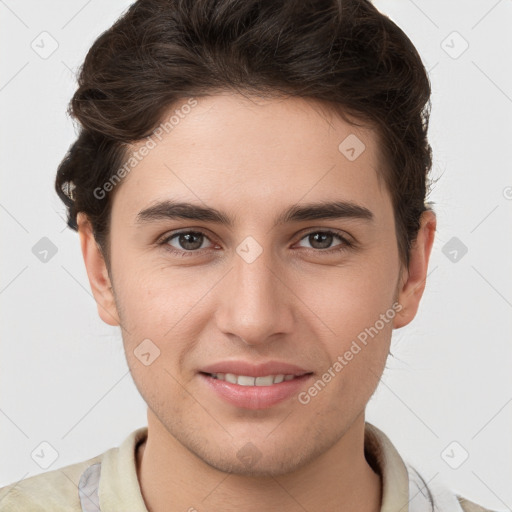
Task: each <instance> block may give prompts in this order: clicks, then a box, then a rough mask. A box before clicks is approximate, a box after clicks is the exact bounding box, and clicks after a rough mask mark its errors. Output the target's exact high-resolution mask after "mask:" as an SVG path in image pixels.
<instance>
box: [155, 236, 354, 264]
mask: <svg viewBox="0 0 512 512" xmlns="http://www.w3.org/2000/svg"><path fill="white" fill-rule="evenodd" d="M191 233H192V234H195V235H203V236H204V237H205V238H207V239H208V240H210V238H209V237H208V235H207V234H206V233H205V232H203V231H192V230H190V231H178V232H177V233H173V234H171V235H169V236H167V237H165V238H164V239H163V240H162V241H161V242H158V245H159V246H164V249H165V250H167V251H169V252H170V253H172V254H174V255H175V256H178V257H180V258H183V257H185V258H186V257H189V256H194V255H197V254H198V253H200V252H201V251H202V250H203V249H196V250H193V251H190V250H189V251H187V250H178V249H175V248H174V247H172V246H171V245H169V242H170V241H171V240H172V239H173V238H175V237H177V236H178V235H187V234H191ZM318 233H322V234H324V235H332V236H333V237H335V238H338V239H339V240H340V241H341V242H342V243H341V244H340V245H339V246H336V247H335V248H333V249H312V248H311V249H310V248H307V247H306V248H305V249H306V250H308V251H313V252H315V253H321V254H329V255H332V254H333V253H339V252H343V251H346V250H347V249H350V248H352V247H354V244H353V243H352V242H350V241H349V240H347V239H346V238H345V237H343V236H342V235H340V234H339V233H337V232H336V231H332V230H330V229H326V230H314V231H310V232H309V233H306V234H305V235H303V236H302V237H301V238H300V240H299V241H301V240H303V239H304V238H306V237H308V236H310V235H314V234H318Z"/></svg>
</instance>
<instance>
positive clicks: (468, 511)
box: [457, 495, 494, 512]
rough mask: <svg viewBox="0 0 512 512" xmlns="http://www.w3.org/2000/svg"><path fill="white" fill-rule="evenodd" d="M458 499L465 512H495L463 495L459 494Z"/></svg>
mask: <svg viewBox="0 0 512 512" xmlns="http://www.w3.org/2000/svg"><path fill="white" fill-rule="evenodd" d="M457 499H458V500H459V504H460V506H461V508H462V510H464V512H494V511H493V510H491V509H488V508H484V507H482V506H480V505H477V504H476V503H473V502H472V501H469V500H468V499H466V498H463V497H462V496H459V495H457Z"/></svg>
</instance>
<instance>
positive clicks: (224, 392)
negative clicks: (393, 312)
mask: <svg viewBox="0 0 512 512" xmlns="http://www.w3.org/2000/svg"><path fill="white" fill-rule="evenodd" d="M222 370H224V371H222ZM198 376H199V377H200V382H202V383H203V385H204V389H205V392H206V393H208V394H209V395H210V394H211V396H212V398H218V399H220V400H221V403H224V404H228V405H230V406H234V407H236V408H238V409H253V410H254V409H268V408H271V407H273V406H276V405H277V404H279V403H283V404H285V403H288V404H289V403H290V402H289V399H292V398H293V397H297V396H298V394H299V392H300V391H301V389H303V388H304V387H305V386H306V385H307V382H308V381H309V380H310V379H311V378H312V376H313V372H308V371H306V370H304V369H303V368H299V367H298V366H294V365H288V364H283V363H278V362H269V363H266V364H263V365H256V366H255V365H251V364H248V363H246V362H241V361H237V362H234V361H230V362H224V363H218V364H217V365H212V366H211V367H210V368H203V369H202V370H201V371H199V372H198Z"/></svg>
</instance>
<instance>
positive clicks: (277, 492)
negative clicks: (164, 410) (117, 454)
mask: <svg viewBox="0 0 512 512" xmlns="http://www.w3.org/2000/svg"><path fill="white" fill-rule="evenodd" d="M151 420H153V422H152V421H151ZM151 427H153V429H152V428H151ZM136 461H137V477H138V479H139V483H140V487H141V492H142V495H143V498H144V501H145V503H146V506H147V508H148V510H150V511H151V512H164V511H165V512H169V511H171V512H178V511H179V512H181V511H183V510H187V511H188V510H190V511H191V512H192V511H194V510H200V511H201V512H202V511H216V510H223V511H226V512H230V511H235V510H244V511H247V512H260V511H261V510H280V511H282V512H288V511H290V512H291V511H296V510H299V509H300V510H323V511H326V512H327V511H329V512H330V511H333V512H334V511H336V512H349V511H353V510H358V511H359V512H378V511H380V508H381V499H382V495H381V478H380V476H379V475H378V474H377V473H376V472H375V471H374V470H373V469H372V468H371V466H370V465H369V464H368V462H367V460H366V458H365V456H364V413H363V414H362V415H361V416H360V417H358V419H356V421H355V422H354V423H353V424H352V425H351V427H350V428H349V429H348V430H347V431H346V432H345V434H344V435H343V437H342V438H341V439H340V440H339V441H338V442H337V443H336V445H335V446H333V447H332V448H331V449H330V450H329V451H328V452H326V453H324V454H322V455H321V456H319V457H318V458H316V459H315V460H314V461H312V462H311V463H310V464H308V465H307V466H304V467H302V468H300V469H298V470H296V471H294V472H293V473H288V474H284V475H279V476H277V477H273V476H268V477H261V476H258V477H248V476H242V475H236V474H230V473H224V472H221V471H219V470H217V469H216V468H214V467H212V466H210V465H208V464H206V463H205V462H204V461H202V460H201V459H199V458H198V457H197V456H196V455H195V454H193V453H191V452H190V451H189V450H188V449H186V448H185V447H184V446H183V445H181V444H180V443H179V442H178V441H177V440H176V439H175V438H174V437H172V436H171V435H170V434H169V433H168V431H167V430H165V428H164V427H163V426H162V425H161V424H160V423H159V422H158V421H157V420H156V418H154V417H152V416H151V415H150V413H149V412H148V438H147V440H146V442H145V443H143V444H141V445H139V447H138V450H137V453H136Z"/></svg>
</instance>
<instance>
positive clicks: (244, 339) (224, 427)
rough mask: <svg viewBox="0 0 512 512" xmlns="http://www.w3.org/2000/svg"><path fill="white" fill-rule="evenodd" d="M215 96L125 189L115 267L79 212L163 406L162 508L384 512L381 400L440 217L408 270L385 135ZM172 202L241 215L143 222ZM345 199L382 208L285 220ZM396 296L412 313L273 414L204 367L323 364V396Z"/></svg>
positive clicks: (146, 488)
mask: <svg viewBox="0 0 512 512" xmlns="http://www.w3.org/2000/svg"><path fill="white" fill-rule="evenodd" d="M197 102H198V103H197V106H195V107H194V108H192V109H191V111H190V113H188V114H187V115H186V116H184V117H183V119H180V122H179V124H178V125H176V126H175V127H174V129H173V130H172V131H171V132H170V133H168V134H165V135H164V137H163V138H162V141H161V142H160V143H159V144H158V145H157V147H155V148H154V149H152V150H151V151H150V152H149V154H148V155H147V156H145V157H144V159H143V160H142V161H141V162H140V163H139V164H138V165H137V166H136V167H135V168H134V169H133V170H132V171H131V172H130V173H129V174H128V175H127V176H126V177H125V178H124V179H123V181H122V183H121V184H120V185H118V188H117V189H116V190H115V196H114V200H113V206H112V221H111V238H110V244H111V245H110V248H111V272H110V274H109V273H108V272H107V268H106V266H105V262H104V260H103V258H102V256H101V253H100V251H99V250H98V247H97V245H96V243H95V241H94V238H93V236H92V231H91V226H90V224H89V223H88V221H87V219H86V217H85V216H84V215H83V214H80V216H79V233H80V238H81V244H82V251H83V255H84V261H85V264H86V268H87V272H88V276H89V280H90V284H91V288H92V290H93V293H94V296H95V299H96V301H97V303H98V312H99V314H100V316H101V318H102V319H103V320H104V321H105V322H106V323H108V324H110V325H121V326H122V334H123V343H124V347H125V351H126V358H127V361H128V364H129V367H130V370H131V373H132V376H133V379H134V381H135V383H136V385H137V387H138V389H139V391H140V393H141V395H142V397H143V398H144V400H145V401H146V403H147V404H148V429H149V430H148V440H147V443H146V445H145V446H143V449H142V450H141V451H140V453H139V454H138V464H139V467H138V470H139V480H140V483H141V490H142V493H143V496H144V499H145V501H146V504H147V506H148V509H150V510H152V511H153V512H160V511H164V510H165V511H168V510H176V511H178V510H179V511H182V510H188V509H189V508H190V507H195V508H196V509H197V510H200V511H203V510H208V511H215V510H217V511H218V510H223V511H229V510H240V509H243V510H246V511H256V510H258V511H261V510H283V511H288V510H289V511H291V510H303V508H302V507H304V509H306V510H325V511H329V510H337V511H345V510H346V511H349V510H360V511H375V510H380V500H381V491H380V479H379V477H378V475H377V474H376V473H375V472H373V471H372V469H371V467H370V466H369V465H368V463H367V461H366V459H365V457H364V450H363V448H364V411H365V407H366V404H367V403H368V401H369V399H370V397H371V396H372V394H373V393H374V391H375V389H376V387H377V385H378V382H379V379H380V377H381V375H382V372H383V369H384V366H385V362H386V358H387V355H388V352H389V346H390V339H391V333H392V329H393V328H399V327H402V326H404V325H406V324H407V323H409V322H410V321H411V320H412V319H413V318H414V316H415V314H416V311H417V308H418V305H419V301H420V298H421V295H422V293H423V289H424V285H425V278H426V273H427V265H428V259H429V255H430V251H431V248H432V244H433V238H434V231H435V226H436V221H435V216H434V214H433V212H426V213H424V215H423V217H422V222H421V229H420V232H419V234H418V238H417V241H416V243H415V245H414V248H413V250H412V251H411V261H410V265H409V268H408V269H405V268H402V266H401V263H400V259H399V255H398V248H397V239H396V232H395V226H394V216H393V208H392V204H391V198H390V196H389V193H388V191H387V190H386V188H385V186H384V182H383V181H381V180H379V179H378V173H382V170H381V169H380V167H379V166H380V164H381V160H380V158H379V155H378V153H377V138H376V134H375V133H374V132H373V131H371V130H369V129H368V130H367V129H362V128H359V129H356V128H355V127H353V126H352V125H350V124H348V123H346V122H345V121H343V120H341V119H340V118H339V117H338V116H335V115H329V114H328V113H326V112H325V111H324V110H321V109H320V108H319V106H318V105H317V104H316V103H314V102H312V101H311V100H304V99H299V98H288V99H273V100H263V99H261V98H260V99H258V100H256V99H253V101H249V100H248V99H247V98H245V97H243V96H240V95H235V94H228V93H225V94H216V95H214V96H208V97H201V98H197ZM183 103H185V102H183ZM178 107H179V105H178V106H173V109H172V110H174V109H176V108H178ZM167 117H168V116H167ZM350 134H355V135H356V136H357V137H358V138H359V139H360V140H361V141H363V143H364V144H365V146H366V149H365V150H364V151H363V153H362V154H361V155H360V156H359V157H358V158H357V159H355V160H354V161H349V160H348V159H347V158H346V157H345V156H344V155H343V154H342V153H341V152H340V151H339V149H338V146H339V144H340V143H341V142H342V141H343V140H344V139H345V138H346V137H347V136H348V135H350ZM143 142H144V141H143ZM141 145H142V142H141V143H140V144H137V145H134V147H133V148H132V149H134V150H136V149H137V148H138V147H140V146H141ZM169 199H172V200H175V201H187V202H190V203H193V204H194V205H198V206H202V207H208V208H215V209H217V210H219V211H221V212H223V213H224V214H225V215H226V216H228V217H232V218H233V225H232V226H231V227H228V226H225V225H221V224H219V223H215V222H211V221H204V220H201V221H197V220H187V219H159V220H153V221H151V222H145V223H137V214H138V213H139V212H140V211H142V210H144V209H146V208H148V207H149V206H151V205H152V204H154V203H155V202H157V201H163V200H169ZM330 201H347V202H351V203H354V204H356V205H359V206H362V207H364V208H367V209H368V210H370V211H371V213H372V216H373V218H372V220H367V219H362V218H350V217H347V218H338V219H316V220H302V221H295V222H287V223H283V224H279V225H275V224H274V219H275V218H276V217H277V216H278V215H279V214H281V213H282V212H283V211H284V210H286V209H288V208H289V207H291V206H304V205H306V204H311V203H325V202H330ZM178 230H179V231H184V232H187V231H193V232H198V231H199V232H202V233H204V235H205V237H203V238H201V237H200V236H198V237H196V238H192V239H191V240H190V241H189V245H188V246H187V245H186V244H187V239H183V238H182V239H181V242H182V243H181V245H180V238H179V237H178V236H176V237H174V238H173V239H172V240H170V241H168V242H167V246H168V247H169V246H171V247H172V248H174V249H176V250H178V251H181V252H186V251H187V249H188V255H186V256H185V257H179V256H177V255H174V254H172V253H171V252H169V251H168V250H166V247H165V244H163V245H158V242H159V241H162V240H163V239H164V238H165V237H169V236H171V235H172V234H175V233H176V232H177V231H178ZM326 230H334V231H336V232H337V233H339V234H340V235H341V236H343V237H345V238H346V239H348V240H349V241H351V242H352V243H353V247H349V246H347V245H345V244H344V243H343V241H342V240H341V239H338V238H337V237H335V236H334V237H332V238H329V237H326V239H325V240H324V241H322V238H319V237H318V235H317V237H314V236H311V237H309V236H307V235H314V234H315V233H318V232H320V233H321V232H324V231H326ZM246 237H252V238H253V239H254V240H255V241H256V242H257V244H259V247H260V248H261V250H262V252H261V254H260V255H259V256H258V257H257V258H256V259H255V260H254V261H252V262H251V263H248V262H247V261H246V260H244V258H242V257H241V256H240V255H239V253H237V251H236V249H237V247H238V246H239V245H240V244H241V243H242V242H243V241H244V240H245V239H246ZM201 242H202V243H201ZM193 244H195V245H193ZM192 246H193V247H192ZM190 247H192V249H190ZM196 247H200V248H199V249H196ZM340 247H343V250H340V251H331V252H330V253H328V252H326V251H328V250H329V249H335V248H340ZM194 250H195V252H193V251H194ZM251 250H254V248H252V249H251ZM396 302H398V303H399V304H400V305H401V308H402V309H401V311H400V312H399V313H397V314H396V316H395V317H394V318H393V319H392V320H391V321H389V322H388V323H386V324H385V326H384V328H382V329H381V330H380V331H379V333H378V335H376V336H374V337H373V338H369V341H368V344H367V346H363V348H362V350H361V351H360V352H359V353H357V355H355V356H354V358H353V359H352V360H351V361H350V362H349V363H348V364H347V365H346V366H345V367H344V368H343V369H342V370H341V371H340V372H339V373H337V374H336V377H334V378H333V379H332V380H331V382H329V383H328V384H327V385H326V386H325V388H324V389H322V391H321V392H319V393H318V394H317V395H316V396H315V397H313V398H311V400H310V401H309V403H307V404H305V405H304V404H302V403H300V402H299V400H298V399H297V396H293V397H291V398H289V399H286V400H284V401H282V402H280V403H278V404H276V405H274V406H272V407H269V408H266V409H256V410H251V409H246V408H241V407H235V406H234V405H232V404H230V403H227V402H225V401H224V400H223V399H222V398H221V397H219V396H218V395H217V394H215V393H214V392H212V391H211V390H210V389H209V387H208V386H206V385H205V384H204V382H203V378H201V377H200V375H199V373H198V371H199V370H200V369H201V368H204V367H205V366H207V365H210V364H212V363H216V362H219V361H227V360H244V361H248V362H251V363H254V364H257V363H261V362H266V361H270V360H274V361H279V362H287V363H290V364H295V365H297V366H299V367H302V368H304V369H306V370H307V371H310V372H313V375H312V377H311V378H310V380H308V381H307V382H305V383H304V386H303V390H306V391H307V389H308V388H309V387H311V386H312V385H313V384H314V382H315V381H316V380H317V379H319V378H321V376H322V374H323V373H325V372H326V371H327V370H328V368H329V367H332V365H333V363H334V362H335V361H336V360H337V359H338V356H343V354H344V353H345V352H346V351H347V350H349V348H350V346H351V344H352V342H353V341H354V340H355V339H357V336H358V334H360V333H361V332H362V331H364V330H365V328H368V327H370V326H374V325H375V323H376V321H377V320H378V319H379V318H380V315H381V314H383V313H385V312H386V311H388V310H389V309H392V305H393V304H394V303H396ZM145 339H150V340H151V341H152V342H153V343H154V344H155V345H156V346H157V347H158V349H159V350H160V356H159V357H158V358H157V359H155V360H154V362H153V363H152V364H150V365H149V366H145V365H144V364H142V363H141V361H140V360H139V359H138V358H137V357H136V356H135V354H134V350H135V349H136V348H137V346H138V345H139V344H140V343H141V342H142V341H143V340H145ZM247 443H252V445H253V446H254V447H255V448H253V450H255V452H256V453H258V456H259V459H258V460H257V462H256V463H255V464H248V463H247V461H246V460H243V458H239V457H237V453H238V452H239V450H240V449H242V448H243V447H244V446H246V445H247Z"/></svg>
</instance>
